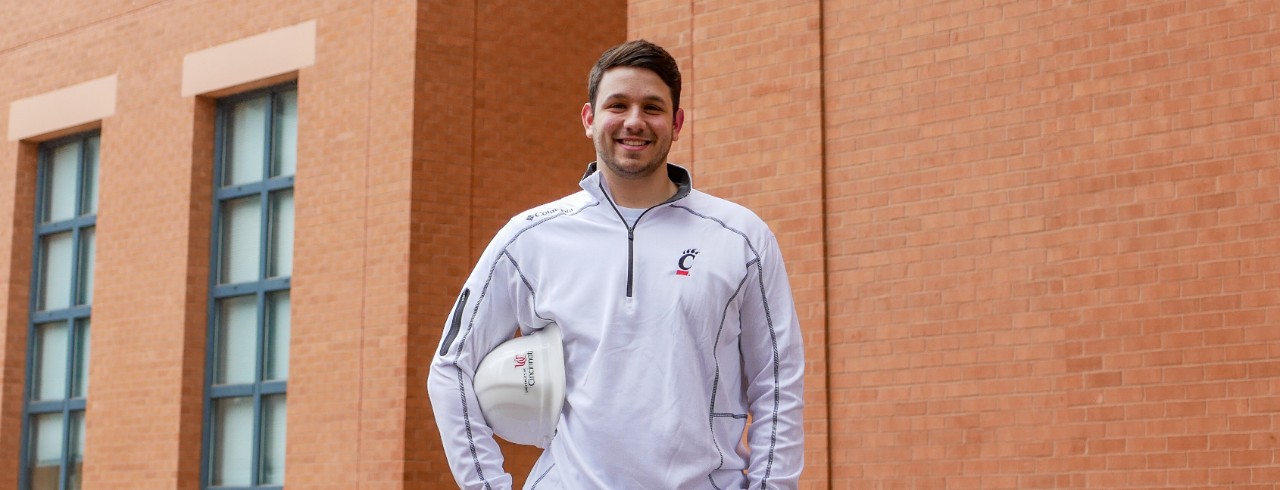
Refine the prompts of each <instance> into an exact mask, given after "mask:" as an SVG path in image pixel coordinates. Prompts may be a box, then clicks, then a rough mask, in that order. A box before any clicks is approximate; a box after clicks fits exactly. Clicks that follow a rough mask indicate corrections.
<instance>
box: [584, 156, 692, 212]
mask: <svg viewBox="0 0 1280 490" xmlns="http://www.w3.org/2000/svg"><path fill="white" fill-rule="evenodd" d="M600 172H602V173H603V175H602V177H604V180H605V183H606V184H607V185H608V186H609V194H610V195H612V196H613V202H614V204H617V205H619V206H622V207H626V208H640V209H647V208H651V207H653V206H657V205H659V204H662V203H664V202H666V201H667V199H671V196H674V195H675V194H676V191H677V190H678V188H677V187H676V184H675V182H672V181H671V178H669V177H667V169H666V168H665V167H663V168H659V169H658V170H657V171H655V172H653V174H652V175H649V176H647V177H644V178H642V179H624V178H622V177H618V176H617V175H614V174H613V172H611V171H610V170H609V169H608V168H606V167H604V166H603V165H602V166H601V168H600Z"/></svg>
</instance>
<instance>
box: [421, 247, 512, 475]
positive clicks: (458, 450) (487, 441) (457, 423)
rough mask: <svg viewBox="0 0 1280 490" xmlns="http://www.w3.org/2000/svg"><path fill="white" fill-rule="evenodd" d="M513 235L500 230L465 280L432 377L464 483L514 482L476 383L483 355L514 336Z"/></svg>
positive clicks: (452, 459)
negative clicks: (484, 412) (479, 399)
mask: <svg viewBox="0 0 1280 490" xmlns="http://www.w3.org/2000/svg"><path fill="white" fill-rule="evenodd" d="M509 237H510V234H509V233H502V232H499V234H498V236H496V237H495V238H494V240H493V241H492V242H491V243H490V244H489V247H488V249H487V250H485V252H484V254H483V255H482V256H481V257H480V261H479V263H478V264H477V265H476V267H475V269H474V270H472V272H471V275H470V277H468V278H467V281H466V283H465V284H463V287H462V292H461V293H460V294H459V295H458V299H457V302H456V303H455V304H454V306H453V310H452V311H451V312H450V313H449V317H448V318H447V319H446V321H445V329H444V335H443V336H442V338H441V340H440V346H439V348H438V349H437V350H436V352H435V354H434V355H433V356H432V360H431V368H430V373H429V375H428V377H427V392H428V394H429V395H430V398H431V409H432V411H433V413H434V414H435V420H436V427H437V428H438V429H439V431H440V438H441V440H442V442H443V444H444V452H445V456H446V457H447V459H448V461H449V469H450V470H451V471H452V472H453V477H454V480H456V481H457V483H458V486H459V488H465V489H486V490H493V489H509V488H511V486H512V478H511V475H510V474H509V473H507V472H506V470H505V469H503V456H502V452H501V449H499V447H498V444H497V442H496V441H495V440H494V436H493V430H492V429H491V428H490V426H489V424H488V422H486V421H485V419H484V416H483V415H482V414H481V413H480V404H479V402H477V400H476V395H475V391H474V389H473V388H472V377H473V376H474V374H475V372H476V369H477V368H478V367H479V366H480V361H481V360H482V359H484V357H485V355H486V354H488V353H489V351H491V350H493V348H494V347H497V346H498V344H501V343H502V342H503V341H506V340H508V339H510V338H512V336H513V334H514V333H515V329H516V327H517V324H518V320H517V316H518V314H517V305H518V304H519V300H518V298H517V295H518V294H519V292H520V290H519V289H518V287H517V281H519V274H517V273H516V271H515V270H514V267H513V265H512V263H511V258H510V256H509V255H508V253H507V251H506V245H507V241H508V240H509Z"/></svg>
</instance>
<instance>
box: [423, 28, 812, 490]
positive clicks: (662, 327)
mask: <svg viewBox="0 0 1280 490" xmlns="http://www.w3.org/2000/svg"><path fill="white" fill-rule="evenodd" d="M680 88H681V82H680V71H679V68H678V67H677V65H676V62H675V60H674V59H673V58H672V57H671V55H670V54H668V53H667V52H666V50H664V49H662V48H661V47H659V46H657V45H655V44H653V43H650V42H647V41H632V42H628V43H624V44H621V45H618V46H616V47H614V48H612V49H610V50H609V51H606V52H605V53H604V54H603V55H601V57H600V59H599V61H597V63H596V65H595V66H594V67H593V68H592V70H591V74H590V76H589V80H588V90H587V97H588V99H587V103H586V104H585V105H583V107H582V124H583V128H584V130H585V134H586V136H587V137H588V138H590V139H591V140H592V142H593V144H594V145H595V149H596V161H595V162H593V163H591V164H590V165H588V166H587V172H586V175H584V176H583V178H582V180H581V181H580V182H579V185H580V186H581V187H582V190H581V191H579V192H577V193H574V194H571V195H569V196H566V197H564V198H562V199H560V200H557V201H555V202H552V203H548V204H545V205H542V206H539V207H536V208H533V209H530V210H528V211H526V212H524V213H521V214H519V215H517V216H515V217H514V218H512V219H511V221H509V222H508V223H507V225H506V226H504V227H503V228H502V229H501V230H500V231H499V232H498V234H497V235H496V236H495V237H494V239H493V240H492V241H491V242H490V244H489V246H488V248H487V249H486V250H485V252H484V254H483V255H482V256H481V258H480V262H479V263H478V264H477V265H476V268H475V269H474V270H473V271H472V273H471V276H470V277H469V278H468V279H467V281H466V283H465V284H463V288H462V292H461V294H459V297H458V301H457V303H456V304H455V305H454V308H453V311H452V312H451V313H450V315H449V319H448V320H447V321H446V323H445V333H444V335H443V338H442V340H441V343H440V347H439V349H438V351H437V352H436V354H435V356H434V358H433V360H432V363H431V374H430V378H429V381H428V389H429V391H430V395H431V403H432V408H433V410H434V412H435V418H436V423H437V425H438V427H439V429H440V434H441V438H442V439H443V441H444V447H445V451H446V455H447V457H448V459H449V465H450V468H451V470H452V471H453V475H454V478H455V479H456V480H457V482H458V485H459V486H460V487H463V488H488V489H498V488H510V487H511V484H512V483H511V482H512V478H511V475H510V474H508V473H507V472H506V470H504V469H503V458H502V454H501V452H500V450H499V447H498V445H497V444H496V443H495V441H494V439H493V434H494V433H493V429H492V425H494V424H492V422H493V421H492V420H490V419H488V418H486V417H498V416H506V413H503V414H498V413H492V414H484V413H482V412H481V409H480V403H479V402H478V400H477V396H476V391H475V388H474V387H473V385H472V383H473V379H474V377H475V375H476V370H477V368H478V366H479V365H480V362H481V360H482V359H484V358H485V356H486V355H487V354H488V353H489V352H490V351H493V350H494V348H495V347H497V346H498V345H499V344H501V343H502V342H504V341H506V340H508V339H510V338H511V336H512V334H513V331H514V330H515V329H517V328H518V329H519V330H520V331H521V332H522V333H523V334H526V335H529V334H534V333H535V332H539V331H542V330H543V329H546V328H547V327H549V326H551V325H557V326H558V329H557V330H558V331H559V332H560V335H562V336H563V348H564V349H563V350H564V380H565V385H564V393H565V396H564V401H563V405H562V409H561V412H560V413H559V417H558V419H557V420H553V423H554V427H555V429H554V434H553V436H552V437H551V438H550V442H549V443H548V444H546V445H545V448H544V451H543V453H542V455H541V457H540V458H539V459H538V461H537V463H536V464H535V465H534V468H533V471H532V473H531V474H530V475H529V477H528V479H527V480H526V483H525V488H529V489H534V488H547V489H686V488H688V489H694V488H697V489H702V488H715V489H728V488H734V489H742V488H753V489H754V488H761V489H766V488H795V487H796V486H797V480H798V479H799V475H800V470H801V468H802V467H803V427H802V412H803V405H804V403H803V399H802V393H803V386H802V382H803V377H804V376H803V374H804V357H803V349H802V347H801V343H800V339H801V336H800V327H799V323H798V321H797V319H796V315H795V306H794V304H793V301H792V298H791V288H790V286H789V284H788V282H787V276H786V269H785V267H784V266H783V262H782V256H781V253H780V252H779V249H778V244H777V241H776V239H775V238H774V235H773V233H772V232H771V231H770V230H769V228H768V226H767V225H765V223H764V222H763V221H762V220H760V218H759V217H757V216H756V215H755V214H754V213H752V212H751V211H750V210H748V209H746V208H744V207H742V206H739V205H737V204H734V203H732V202H729V201H727V200H724V199H720V198H717V197H713V196H711V195H709V194H706V193H703V192H701V191H698V190H695V189H693V187H692V184H691V179H690V175H689V172H688V171H687V170H685V169H684V168H682V167H680V166H677V165H674V164H671V163H668V162H667V155H668V153H669V151H670V149H671V144H672V143H673V142H675V141H677V140H678V139H679V136H680V129H681V128H682V127H683V126H684V119H685V115H684V111H683V110H682V109H681V108H680ZM548 331H550V330H548ZM744 433H745V435H746V437H745V442H744V437H743V435H744Z"/></svg>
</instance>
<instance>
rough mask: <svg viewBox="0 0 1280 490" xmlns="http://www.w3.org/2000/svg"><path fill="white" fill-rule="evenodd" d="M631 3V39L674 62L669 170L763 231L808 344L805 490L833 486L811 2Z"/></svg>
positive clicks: (816, 35)
mask: <svg viewBox="0 0 1280 490" xmlns="http://www.w3.org/2000/svg"><path fill="white" fill-rule="evenodd" d="M776 4H777V2H772V1H748V2H744V1H728V0H726V1H715V2H696V3H691V2H687V1H658V0H645V1H636V2H632V3H631V13H630V16H631V24H630V26H629V31H628V32H629V35H630V37H631V38H647V39H649V40H652V41H654V42H657V43H659V44H661V45H663V46H665V47H667V48H668V49H669V50H670V51H671V53H672V55H673V56H676V57H677V58H678V59H679V61H680V66H681V72H682V76H683V79H684V89H683V93H682V94H681V103H680V104H681V107H683V108H684V110H685V111H686V115H687V117H686V124H685V127H684V130H683V131H682V133H681V138H680V141H679V142H678V143H676V145H675V150H674V151H672V155H671V159H672V161H675V162H678V163H682V164H686V165H688V166H690V167H691V168H692V169H693V172H694V176H693V179H694V185H695V186H696V187H699V188H701V189H702V190H704V191H707V192H710V193H712V194H714V195H718V196H721V197H725V198H728V199H730V200H733V201H736V202H738V203H741V204H743V205H746V206H747V207H750V208H751V209H753V210H754V211H755V212H756V213H757V214H759V215H760V216H761V217H762V218H764V219H765V220H766V221H767V222H769V224H770V226H771V227H772V228H773V231H774V233H775V234H776V235H777V236H778V243H779V245H780V246H781V248H782V253H783V256H784V258H785V259H786V262H787V272H788V275H789V276H790V280H791V286H792V289H793V295H794V297H795V302H796V308H797V313H798V315H799V317H800V324H801V330H802V333H803V336H804V342H805V363H806V372H805V390H804V391H805V395H804V396H805V424H804V425H805V471H804V474H803V475H802V483H803V485H804V487H805V488H826V487H827V485H828V474H827V472H828V463H827V462H828V459H827V454H828V453H827V446H828V439H827V433H828V424H829V418H828V415H827V411H828V404H827V359H826V346H827V321H826V313H827V312H826V310H827V298H826V295H827V291H826V275H825V267H826V266H825V261H826V254H825V251H824V250H825V247H826V243H825V239H824V236H823V235H824V222H823V187H822V182H823V171H824V169H823V139H822V131H823V128H822V92H821V82H822V71H821V68H822V64H821V56H820V55H821V53H822V46H821V44H822V37H821V29H820V27H821V9H820V8H819V4H818V3H817V2H793V3H791V4H790V5H785V6H782V5H776Z"/></svg>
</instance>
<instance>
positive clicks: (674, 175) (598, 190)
mask: <svg viewBox="0 0 1280 490" xmlns="http://www.w3.org/2000/svg"><path fill="white" fill-rule="evenodd" d="M596 170H598V167H597V164H596V162H591V163H589V164H587V172H586V173H584V174H582V179H581V180H579V181H578V186H580V187H582V189H583V190H585V191H587V193H588V194H591V195H592V196H595V197H596V198H597V199H600V200H608V201H609V202H613V198H612V197H610V196H609V194H608V193H606V192H605V190H604V177H603V174H601V173H600V172H597V171H596ZM667 178H669V179H671V182H673V183H675V185H676V193H675V194H674V195H672V196H671V197H670V198H669V199H667V200H666V201H663V202H662V203H659V204H658V206H661V205H663V204H670V203H673V202H676V201H679V200H681V199H684V197H685V196H688V195H689V191H691V190H693V177H692V176H690V175H689V171H688V170H686V169H685V168H684V167H681V166H679V165H676V164H674V163H668V164H667Z"/></svg>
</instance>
